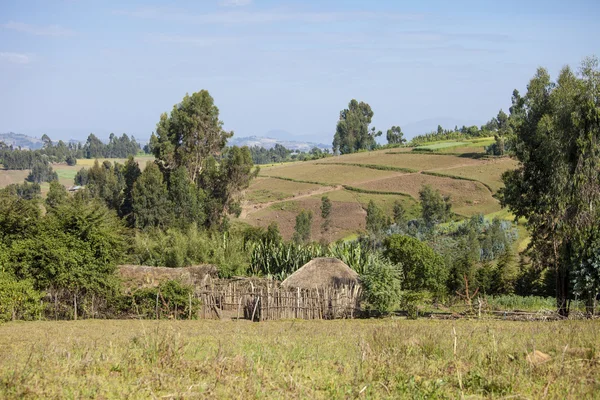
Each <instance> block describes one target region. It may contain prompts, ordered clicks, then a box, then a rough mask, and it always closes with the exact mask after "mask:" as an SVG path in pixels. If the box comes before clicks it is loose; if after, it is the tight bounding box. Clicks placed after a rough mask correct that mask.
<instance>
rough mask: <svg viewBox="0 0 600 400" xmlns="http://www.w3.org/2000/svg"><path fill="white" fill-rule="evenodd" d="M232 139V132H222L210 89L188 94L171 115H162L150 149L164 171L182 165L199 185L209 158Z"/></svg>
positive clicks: (174, 107) (217, 110)
mask: <svg viewBox="0 0 600 400" xmlns="http://www.w3.org/2000/svg"><path fill="white" fill-rule="evenodd" d="M231 136H233V132H227V131H225V130H224V129H223V122H222V121H220V120H219V109H218V108H217V106H215V104H214V100H213V98H212V97H211V95H210V94H209V93H208V91H207V90H201V91H199V92H197V93H192V95H191V96H190V95H187V94H186V95H185V97H184V98H183V100H182V101H181V103H179V104H176V105H174V106H173V109H172V110H171V114H167V113H163V114H162V115H161V116H160V121H159V122H158V125H157V126H156V136H155V137H154V138H153V139H152V142H151V147H152V150H153V152H154V156H155V157H156V158H157V161H158V164H159V165H160V167H161V168H162V169H163V170H168V171H169V170H175V169H176V168H177V167H180V166H183V167H185V168H186V169H187V171H188V176H189V177H190V179H191V180H192V182H196V181H197V179H198V178H199V176H200V174H201V173H202V170H203V169H204V167H205V165H206V162H207V160H208V158H209V156H215V155H217V154H219V153H220V152H221V151H222V150H223V148H224V147H225V145H226V143H227V139H229V138H230V137H231Z"/></svg>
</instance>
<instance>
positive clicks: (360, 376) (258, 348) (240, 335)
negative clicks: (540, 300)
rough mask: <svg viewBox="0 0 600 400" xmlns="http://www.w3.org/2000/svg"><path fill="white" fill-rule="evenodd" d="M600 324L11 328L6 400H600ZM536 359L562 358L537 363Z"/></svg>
mask: <svg viewBox="0 0 600 400" xmlns="http://www.w3.org/2000/svg"><path fill="white" fill-rule="evenodd" d="M599 328H600V321H562V322H546V323H544V322H508V321H468V320H460V321H432V320H418V321H406V320H391V319H386V320H339V321H277V322H265V323H250V322H234V321H231V322H220V321H186V322H183V321H171V322H165V321H163V322H154V321H79V322H29V323H9V324H5V325H2V326H0V359H2V361H3V362H2V363H0V397H2V398H6V399H11V398H15V399H16V398H19V399H20V398H111V399H112V398H119V399H121V398H188V397H194V398H195V397H202V398H205V397H210V398H265V397H270V398H327V399H329V398H357V397H358V398H360V397H364V398H460V397H466V396H472V397H476V398H481V397H485V398H489V397H504V396H512V397H513V398H542V397H547V398H551V399H565V398H573V399H574V398H578V399H581V398H593V397H594V396H595V395H597V393H598V391H599V390H600V368H598V361H599V358H598V357H599V354H600V347H599V343H600V340H598V334H597V332H598V331H599ZM534 350H538V351H542V352H544V353H546V354H547V355H548V356H549V357H550V358H549V360H548V361H546V362H544V363H531V362H529V361H528V360H527V358H526V354H527V353H530V352H533V351H534Z"/></svg>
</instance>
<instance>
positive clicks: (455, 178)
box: [240, 141, 516, 240]
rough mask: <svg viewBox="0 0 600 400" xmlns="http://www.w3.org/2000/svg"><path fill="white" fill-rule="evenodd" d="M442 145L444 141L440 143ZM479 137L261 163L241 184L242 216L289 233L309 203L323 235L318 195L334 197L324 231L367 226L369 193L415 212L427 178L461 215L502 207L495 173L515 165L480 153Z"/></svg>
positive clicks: (316, 231)
mask: <svg viewBox="0 0 600 400" xmlns="http://www.w3.org/2000/svg"><path fill="white" fill-rule="evenodd" d="M442 147H443V146H442ZM484 155H485V154H484V150H483V145H482V142H481V141H470V142H469V141H467V142H466V143H463V144H461V146H460V147H456V146H455V147H448V150H447V152H416V151H412V149H410V148H395V149H386V150H378V151H372V152H361V153H355V154H349V155H343V156H337V157H331V158H327V159H322V160H317V161H308V162H297V163H287V164H279V165H272V166H268V167H263V168H261V171H260V175H259V177H258V178H257V179H256V180H255V181H254V182H253V183H252V184H251V186H250V188H249V189H248V190H247V191H246V202H245V205H244V210H243V213H242V215H241V217H240V218H241V219H242V220H244V221H246V222H248V223H250V224H252V225H257V226H267V225H268V224H269V223H270V222H271V221H276V222H277V223H278V224H279V227H280V229H281V231H282V233H283V235H284V236H285V237H288V238H289V237H291V235H292V233H293V229H294V225H295V218H296V215H297V214H298V212H299V211H300V210H302V209H310V210H312V211H313V214H314V220H313V228H312V229H313V232H312V235H313V238H314V239H316V240H318V239H320V238H321V231H320V226H321V223H322V219H321V217H320V205H321V197H322V196H323V195H327V196H329V198H330V199H331V200H332V202H333V210H332V221H333V227H332V229H331V231H330V233H329V234H327V237H326V239H328V240H335V239H339V238H343V237H347V236H349V235H352V234H355V233H357V232H359V231H360V230H362V229H364V227H365V215H366V212H365V207H366V205H367V204H368V202H369V201H370V200H374V201H375V202H376V203H377V204H378V205H379V206H381V207H382V208H383V209H384V210H385V211H386V212H387V213H388V215H391V213H392V207H393V204H394V202H395V201H396V200H398V201H400V202H401V203H402V204H403V205H404V207H405V208H406V210H407V211H408V214H409V215H411V216H416V215H417V214H418V213H419V209H418V196H419V194H418V192H419V190H420V189H421V187H422V186H423V185H431V186H433V187H434V188H436V189H438V190H439V191H440V192H441V193H442V194H443V195H446V196H450V199H451V203H452V207H453V211H454V212H455V213H456V214H458V215H459V216H464V217H468V216H471V215H475V214H479V213H481V214H492V213H497V212H498V211H500V210H501V207H500V204H499V201H498V200H497V199H496V198H495V197H494V195H495V194H496V192H497V191H498V189H500V188H501V187H502V181H501V175H502V173H503V172H504V171H506V170H508V169H512V168H514V167H515V166H516V162H515V161H513V160H511V159H510V158H486V157H484Z"/></svg>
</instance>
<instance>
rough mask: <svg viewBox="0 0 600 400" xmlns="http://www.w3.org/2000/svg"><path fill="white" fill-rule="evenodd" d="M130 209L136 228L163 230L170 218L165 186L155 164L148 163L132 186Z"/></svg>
mask: <svg viewBox="0 0 600 400" xmlns="http://www.w3.org/2000/svg"><path fill="white" fill-rule="evenodd" d="M131 195H132V206H133V207H132V208H133V220H134V224H135V227H136V228H140V229H149V228H153V227H159V228H165V227H167V226H168V225H169V223H170V222H171V218H172V213H171V211H172V204H171V202H170V201H169V198H168V193H167V185H165V183H164V182H163V176H162V174H161V173H160V170H159V169H158V167H157V166H156V164H154V163H152V162H150V161H148V163H147V164H146V168H145V169H144V172H142V174H141V175H140V177H139V178H138V179H137V180H136V181H135V184H134V186H133V191H132V193H131Z"/></svg>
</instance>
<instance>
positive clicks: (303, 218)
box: [294, 210, 313, 243]
mask: <svg viewBox="0 0 600 400" xmlns="http://www.w3.org/2000/svg"><path fill="white" fill-rule="evenodd" d="M312 219H313V213H312V211H310V210H302V211H300V213H299V214H298V215H297V216H296V226H295V227H294V242H296V243H308V242H309V241H310V231H311V227H312Z"/></svg>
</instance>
